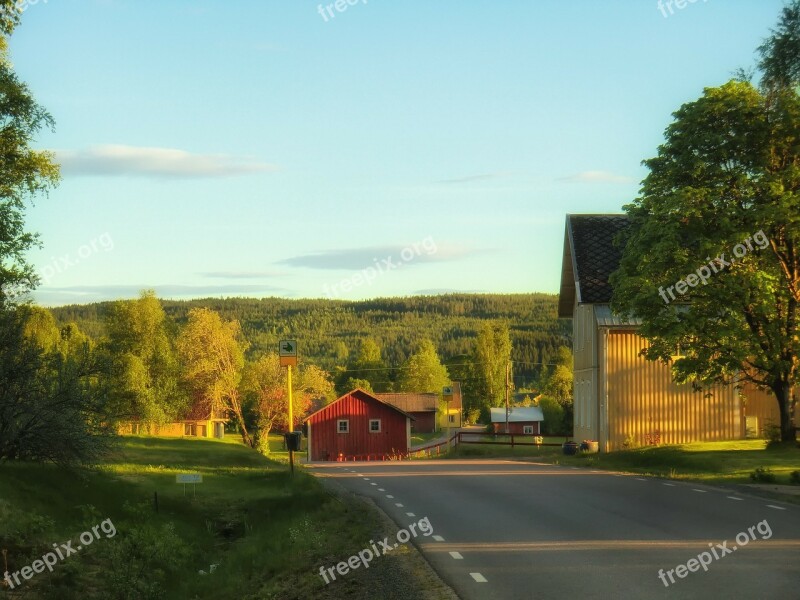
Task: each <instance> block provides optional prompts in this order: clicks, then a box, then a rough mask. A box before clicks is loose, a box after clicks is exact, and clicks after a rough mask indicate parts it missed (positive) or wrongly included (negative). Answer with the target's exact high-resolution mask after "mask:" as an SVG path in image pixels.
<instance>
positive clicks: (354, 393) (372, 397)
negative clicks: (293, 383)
mask: <svg viewBox="0 0 800 600" xmlns="http://www.w3.org/2000/svg"><path fill="white" fill-rule="evenodd" d="M347 396H360V397H361V398H362V399H368V400H374V401H375V402H377V403H378V404H383V405H385V406H387V407H389V408H391V409H392V410H395V411H397V412H399V413H400V414H401V415H403V416H404V417H408V418H409V419H411V420H412V421H416V420H417V419H416V418H414V417H413V416H411V415H410V414H408V413H407V412H405V411H403V410H401V409H399V408H397V407H396V406H393V405H392V404H389V403H388V402H384V401H383V400H381V399H379V398H376V397H375V395H374V394H370V393H369V392H365V391H364V390H362V389H361V388H356V389H354V390H352V391H350V392H347V393H346V394H344V395H343V396H339V397H338V398H337V399H336V400H334V401H333V402H331V403H330V404H326V405H325V406H323V407H322V408H320V409H319V410H318V411H315V412H313V413H311V414H310V415H308V416H307V417H306V418H305V419H303V421H308V420H309V419H310V418H311V417H313V416H314V415H318V414H319V413H321V412H322V411H323V410H325V409H326V408H328V407H329V406H331V404H336V403H337V402H339V401H340V400H343V399H344V398H346V397H347Z"/></svg>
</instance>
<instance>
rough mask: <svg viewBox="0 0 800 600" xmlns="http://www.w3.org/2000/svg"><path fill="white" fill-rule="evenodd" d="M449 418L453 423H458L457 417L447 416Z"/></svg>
mask: <svg viewBox="0 0 800 600" xmlns="http://www.w3.org/2000/svg"><path fill="white" fill-rule="evenodd" d="M447 418H448V420H449V421H450V422H451V423H455V422H456V416H455V415H447Z"/></svg>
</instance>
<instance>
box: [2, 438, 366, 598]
mask: <svg viewBox="0 0 800 600" xmlns="http://www.w3.org/2000/svg"><path fill="white" fill-rule="evenodd" d="M275 437H276V440H275V445H276V446H277V447H276V451H278V450H280V444H281V438H280V436H275ZM271 441H272V440H271ZM282 454H283V455H284V456H281V452H276V457H275V458H277V459H278V461H276V460H270V459H267V458H265V457H263V456H261V455H259V454H258V453H256V452H254V451H253V450H251V449H249V448H246V447H245V446H243V445H242V444H240V443H238V442H237V441H236V440H235V439H233V438H228V439H226V440H210V439H209V440H206V439H180V438H149V437H140V436H126V437H124V438H123V440H122V443H121V445H120V447H119V449H118V450H117V451H116V452H115V453H114V455H113V456H111V457H109V458H108V460H107V461H105V462H104V463H103V464H100V465H96V466H95V467H93V468H81V469H74V470H69V469H64V468H59V467H55V466H53V465H41V464H31V463H5V464H3V465H2V466H0V549H3V548H5V549H7V550H8V560H9V571H11V572H12V573H13V572H14V571H16V570H19V569H21V568H22V567H24V566H26V565H30V564H32V562H33V560H35V559H36V558H39V557H41V556H42V555H43V554H45V553H46V552H48V551H50V550H51V547H52V544H53V543H54V542H59V543H60V542H61V541H66V540H77V539H78V536H79V535H80V534H81V532H84V531H86V530H88V529H89V528H90V527H91V526H93V525H97V524H99V523H101V522H102V521H104V520H105V519H110V520H111V522H112V523H113V526H114V528H115V529H116V532H117V534H116V535H114V536H106V535H104V534H102V533H101V536H102V537H101V538H100V539H97V540H96V541H95V542H93V543H92V544H91V546H88V547H87V548H85V549H84V550H82V551H80V552H78V553H76V554H73V555H72V556H70V557H68V558H67V559H65V560H64V561H61V562H60V563H59V564H58V565H57V566H56V568H55V570H54V572H53V573H52V574H50V573H48V572H46V571H45V572H44V573H42V574H37V575H34V576H33V578H32V579H31V580H30V581H25V582H23V584H22V585H21V586H19V587H18V589H17V590H15V591H8V590H6V591H3V588H2V587H0V598H3V597H7V598H23V597H24V598H30V597H36V598H43V599H49V598H59V599H65V600H69V599H71V598H79V597H80V598H108V597H130V598H137V599H138V598H157V597H161V595H163V596H165V597H169V598H192V599H195V598H196V599H203V598H242V599H245V598H281V599H291V598H309V597H328V596H326V595H325V592H326V590H324V589H323V588H324V584H323V582H322V579H321V578H320V577H319V575H318V573H317V571H318V570H319V566H320V565H323V564H331V563H333V564H335V563H336V562H337V561H339V560H342V557H348V556H350V555H352V554H353V553H354V552H357V551H358V550H360V549H361V548H362V547H363V546H364V544H365V541H366V540H369V539H370V538H372V537H374V535H375V533H376V530H377V529H379V528H380V524H379V522H378V521H377V517H376V516H375V515H374V514H372V513H371V512H369V511H365V509H364V505H363V504H360V503H358V504H355V503H354V501H352V502H351V501H342V500H340V499H338V498H335V497H334V496H332V495H331V494H330V493H328V492H327V491H326V490H325V488H323V486H322V485H321V484H320V483H319V481H318V480H317V479H315V478H314V477H312V476H311V475H309V474H307V473H305V472H304V470H303V469H302V468H298V469H297V472H296V475H295V477H294V478H291V477H290V476H289V473H288V467H287V466H286V465H285V464H282V462H279V461H282V460H285V455H286V453H285V452H283V453H282ZM178 473H200V474H202V475H203V482H202V483H201V484H198V485H197V487H196V496H195V495H194V491H193V490H192V486H186V495H184V486H183V485H180V484H176V483H175V475H176V474H178ZM156 493H157V494H158V512H156V510H155V494H156ZM77 545H78V542H77V541H75V542H74V544H73V547H76V546H77ZM212 564H214V565H218V567H216V568H215V569H214V573H210V571H211V565H212ZM1 566H2V556H0V567H1ZM199 571H204V572H205V573H206V574H205V575H201V574H199ZM370 571H372V569H370ZM125 590H128V591H129V592H130V593H131V594H132V595H130V596H125V595H123V594H124V593H127V592H125ZM340 591H341V589H340Z"/></svg>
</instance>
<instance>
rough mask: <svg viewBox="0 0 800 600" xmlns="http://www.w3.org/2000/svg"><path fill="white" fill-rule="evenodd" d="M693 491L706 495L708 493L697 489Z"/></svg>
mask: <svg viewBox="0 0 800 600" xmlns="http://www.w3.org/2000/svg"><path fill="white" fill-rule="evenodd" d="M692 491H693V492H699V493H701V494H705V493H706V490H698V489H697V488H692Z"/></svg>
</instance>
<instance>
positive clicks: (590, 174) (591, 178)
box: [557, 171, 636, 183]
mask: <svg viewBox="0 0 800 600" xmlns="http://www.w3.org/2000/svg"><path fill="white" fill-rule="evenodd" d="M557 181H564V182H568V183H634V182H635V181H636V180H635V179H634V178H633V177H626V176H624V175H617V174H615V173H611V172H610V171H583V172H582V173H578V174H577V175H570V176H569V177H559V178H558V179H557Z"/></svg>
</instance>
